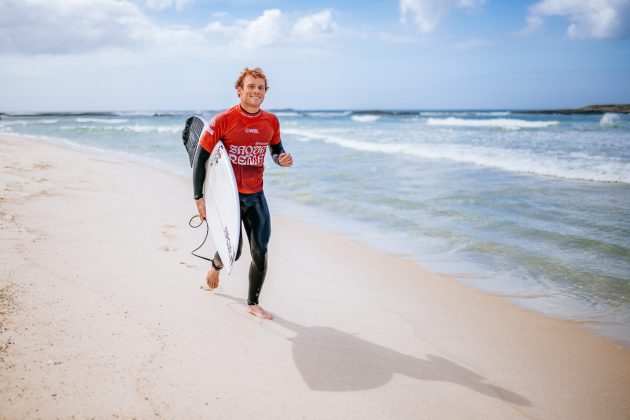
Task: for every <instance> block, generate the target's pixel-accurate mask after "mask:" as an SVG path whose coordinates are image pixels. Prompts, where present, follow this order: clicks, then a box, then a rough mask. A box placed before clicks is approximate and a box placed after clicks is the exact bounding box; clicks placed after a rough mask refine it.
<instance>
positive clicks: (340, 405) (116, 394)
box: [0, 135, 630, 419]
mask: <svg viewBox="0 0 630 420" xmlns="http://www.w3.org/2000/svg"><path fill="white" fill-rule="evenodd" d="M0 146H1V147H0V155H1V160H2V172H1V177H0V183H1V185H0V188H2V196H1V199H0V206H1V207H0V223H1V225H0V233H1V235H2V238H1V239H2V277H1V283H0V305H1V307H0V323H1V326H0V377H2V381H0V416H1V417H2V418H57V417H58V418H71V417H73V416H74V417H78V418H87V417H90V418H91V417H94V418H106V417H108V418H111V417H115V418H116V417H117V418H148V417H154V416H155V417H164V418H246V417H249V418H271V419H275V418H277V419H285V418H309V419H310V418H312V419H322V418H463V417H466V418H479V419H482V418H484V419H487V418H497V419H499V418H500V419H504V418H540V419H545V418H553V419H592V418H598V419H623V418H627V416H628V413H629V412H630V349H629V348H627V347H624V346H623V345H621V344H619V343H616V342H613V341H610V340H606V339H604V338H601V337H599V336H596V335H594V334H593V333H591V332H590V331H588V330H587V329H586V328H585V325H584V323H583V322H568V321H561V320H556V319H551V318H548V317H545V316H544V315H542V314H540V313H536V312H533V311H528V310H526V309H524V308H522V307H518V306H516V305H513V304H512V303H510V302H508V301H506V300H505V299H502V298H501V297H499V296H496V295H494V294H492V293H484V292H481V291H479V290H477V289H474V288H472V287H470V286H467V285H465V284H462V283H461V282H459V281H457V279H456V278H454V277H449V276H444V275H438V274H433V273H431V272H429V271H426V270H423V269H422V268H421V267H420V266H418V265H417V264H415V263H414V262H413V261H410V260H409V259H405V258H401V257H400V256H398V255H395V254H392V253H385V252H383V251H380V250H377V249H374V248H371V247H369V246H368V245H366V244H363V243H361V242H358V241H355V240H351V239H348V238H346V237H343V236H340V235H338V234H335V233H331V232H325V231H322V230H318V229H315V228H314V227H313V226H309V225H306V224H304V223H302V222H300V221H298V220H297V219H295V218H291V217H288V216H286V215H279V214H278V212H277V209H274V208H273V207H272V208H271V211H272V224H273V231H272V232H273V233H272V238H271V243H270V251H269V252H270V253H269V272H268V275H267V280H266V283H265V287H264V289H263V293H262V295H261V304H262V305H263V306H264V307H265V308H266V309H267V310H269V311H270V312H272V313H273V314H274V317H275V319H274V320H273V321H262V320H259V319H257V318H254V317H252V316H250V315H248V314H246V313H245V300H244V299H245V296H246V291H247V270H248V265H249V256H248V255H246V254H247V253H244V255H243V257H242V258H241V260H240V261H239V262H238V264H237V265H236V267H235V269H234V271H233V272H232V274H231V275H229V276H226V275H225V274H224V275H223V276H222V278H221V283H220V287H219V289H218V290H216V291H214V292H210V291H208V290H207V288H206V286H205V284H204V276H205V273H206V271H207V269H208V266H207V263H205V262H203V261H202V260H198V259H196V258H195V257H193V256H191V255H190V251H191V250H192V249H193V248H194V247H195V246H197V244H199V243H200V241H201V239H202V233H200V232H199V231H197V230H194V229H191V228H189V227H188V223H187V222H188V219H189V218H190V217H191V216H192V215H193V214H195V206H194V202H193V200H192V198H191V197H192V190H191V185H190V182H187V181H186V180H185V179H184V178H181V177H178V176H176V175H173V174H171V173H168V172H166V171H162V170H160V169H159V168H155V167H149V166H146V165H141V164H139V163H137V162H132V161H129V160H125V159H121V158H116V157H113V156H111V155H108V154H105V153H98V152H86V151H81V150H77V149H76V148H71V147H66V146H61V145H55V144H50V143H45V142H41V141H37V140H32V139H26V138H24V137H11V136H7V135H3V136H2V138H1V139H0Z"/></svg>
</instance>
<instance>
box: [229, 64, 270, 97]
mask: <svg viewBox="0 0 630 420" xmlns="http://www.w3.org/2000/svg"><path fill="white" fill-rule="evenodd" d="M247 76H253V77H256V78H259V79H263V80H264V81H265V91H267V90H269V83H268V82H267V76H265V72H263V71H262V69H261V68H260V67H256V68H253V69H250V68H249V67H245V68H244V69H243V71H241V74H240V75H239V76H238V79H236V82H235V83H234V88H236V89H238V88H239V87H241V88H242V87H243V80H244V79H245V77H247Z"/></svg>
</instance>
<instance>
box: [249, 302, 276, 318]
mask: <svg viewBox="0 0 630 420" xmlns="http://www.w3.org/2000/svg"><path fill="white" fill-rule="evenodd" d="M247 312H249V313H250V314H252V315H254V316H257V317H258V318H262V319H273V316H272V315H271V314H270V313H269V312H267V311H265V310H264V309H263V308H262V307H261V306H260V305H248V306H247Z"/></svg>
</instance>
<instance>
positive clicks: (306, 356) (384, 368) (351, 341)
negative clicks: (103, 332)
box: [216, 293, 531, 406]
mask: <svg viewBox="0 0 630 420" xmlns="http://www.w3.org/2000/svg"><path fill="white" fill-rule="evenodd" d="M216 295H217V296H221V297H224V298H227V299H230V300H233V301H236V302H239V303H241V304H243V305H245V304H246V302H245V300H243V299H238V298H234V297H232V296H228V295H224V294H220V293H216ZM267 322H272V323H275V324H277V325H280V326H281V327H283V328H286V329H287V330H289V331H291V332H293V333H295V336H294V337H292V338H287V339H288V340H289V341H291V343H292V352H293V360H294V361H295V366H296V367H297V369H298V371H299V372H300V374H301V375H302V378H303V379H304V382H306V384H307V385H308V387H309V388H310V389H312V390H317V391H358V390H366V389H372V388H377V387H380V386H382V385H384V384H386V383H387V382H389V381H390V380H391V379H392V377H393V375H394V374H395V373H397V374H400V375H405V376H408V377H410V378H415V379H418V380H424V381H440V382H451V383H454V384H457V385H461V386H464V387H468V388H470V389H472V390H473V391H476V392H479V393H480V394H484V395H487V396H489V397H493V398H497V399H500V400H502V401H505V402H508V403H511V404H517V405H522V406H530V405H531V403H530V402H529V400H527V399H526V398H524V397H522V396H520V395H518V394H516V393H514V392H512V391H509V390H507V389H505V388H501V387H499V386H495V385H492V384H491V383H488V382H487V381H486V379H485V378H484V377H482V376H481V375H479V374H477V373H475V372H473V371H471V370H469V369H466V368H465V367H463V366H460V365H458V364H457V363H454V362H452V361H450V360H447V359H444V358H443V357H440V356H437V355H433V354H427V355H426V356H425V358H424V359H421V358H417V357H413V356H409V355H406V354H403V353H399V352H397V351H394V350H391V349H388V348H386V347H383V346H379V345H377V344H374V343H370V342H369V341H365V340H363V339H361V338H359V337H357V336H355V335H352V334H348V333H345V332H343V331H339V330H337V329H335V328H331V327H305V326H302V325H299V324H296V323H295V322H291V321H289V320H286V319H283V318H280V317H278V316H274V319H273V321H267Z"/></svg>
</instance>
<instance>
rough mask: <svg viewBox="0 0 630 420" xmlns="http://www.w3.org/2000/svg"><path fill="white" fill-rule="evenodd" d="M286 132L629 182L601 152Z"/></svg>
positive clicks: (375, 148) (623, 167) (627, 168)
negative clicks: (374, 140)
mask: <svg viewBox="0 0 630 420" xmlns="http://www.w3.org/2000/svg"><path fill="white" fill-rule="evenodd" d="M285 134H293V135H296V136H297V137H298V140H302V141H323V142H325V143H329V144H336V145H338V146H341V147H345V148H349V149H354V150H359V151H366V152H377V153H387V154H393V155H399V156H415V157H418V158H422V159H439V160H449V161H451V162H458V163H465V164H472V165H478V166H483V167H487V168H494V169H500V170H503V171H506V172H516V173H526V174H534V175H543V176H551V177H556V178H565V179H574V180H586V181H599V182H616V183H625V184H630V164H628V163H624V162H622V161H621V160H610V159H605V158H602V157H599V156H592V155H586V156H583V157H580V156H575V155H573V156H571V155H562V156H544V155H540V154H536V153H533V152H532V151H529V150H522V149H520V150H509V149H500V148H495V147H484V146H463V145H458V144H438V145H436V144H410V143H372V142H367V141H362V140H354V139H348V138H344V137H340V136H334V135H329V134H318V133H313V132H310V131H305V130H299V129H287V130H285Z"/></svg>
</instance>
